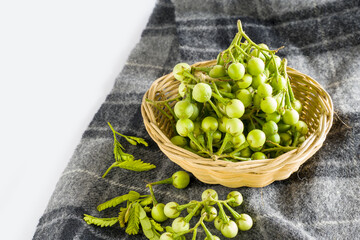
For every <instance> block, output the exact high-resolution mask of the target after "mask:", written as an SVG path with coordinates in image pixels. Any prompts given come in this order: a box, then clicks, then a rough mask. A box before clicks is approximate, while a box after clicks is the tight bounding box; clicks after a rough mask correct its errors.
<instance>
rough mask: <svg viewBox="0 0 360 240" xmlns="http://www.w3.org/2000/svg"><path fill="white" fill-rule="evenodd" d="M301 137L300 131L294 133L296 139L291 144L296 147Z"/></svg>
mask: <svg viewBox="0 0 360 240" xmlns="http://www.w3.org/2000/svg"><path fill="white" fill-rule="evenodd" d="M299 137H300V133H299V132H295V133H294V141H293V143H292V145H291V146H293V147H296V145H298V143H299Z"/></svg>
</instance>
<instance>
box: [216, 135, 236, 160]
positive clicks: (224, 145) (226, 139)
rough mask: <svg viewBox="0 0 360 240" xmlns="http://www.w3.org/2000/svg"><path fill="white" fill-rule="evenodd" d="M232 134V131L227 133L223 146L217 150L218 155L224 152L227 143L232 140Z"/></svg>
mask: <svg viewBox="0 0 360 240" xmlns="http://www.w3.org/2000/svg"><path fill="white" fill-rule="evenodd" d="M231 137H232V136H231V134H230V133H226V135H225V137H224V140H223V142H222V144H221V147H220V148H219V150H218V151H217V153H216V155H218V156H220V155H221V154H222V152H223V151H224V150H225V147H226V145H227V143H228V142H229V141H230V139H231Z"/></svg>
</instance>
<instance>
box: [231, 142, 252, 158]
mask: <svg viewBox="0 0 360 240" xmlns="http://www.w3.org/2000/svg"><path fill="white" fill-rule="evenodd" d="M248 146H249V143H248V142H246V141H245V142H244V143H243V144H241V145H240V147H238V148H236V149H235V150H234V151H232V152H231V153H230V154H229V155H233V154H235V153H237V152H240V151H241V150H243V149H245V148H247V147H248Z"/></svg>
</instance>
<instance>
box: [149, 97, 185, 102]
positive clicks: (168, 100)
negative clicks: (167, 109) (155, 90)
mask: <svg viewBox="0 0 360 240" xmlns="http://www.w3.org/2000/svg"><path fill="white" fill-rule="evenodd" d="M179 99H181V96H177V97H175V98H170V99H167V100H161V101H152V100H150V99H148V98H146V99H145V101H146V102H148V103H151V104H153V103H159V104H161V103H166V102H173V101H178V100H179Z"/></svg>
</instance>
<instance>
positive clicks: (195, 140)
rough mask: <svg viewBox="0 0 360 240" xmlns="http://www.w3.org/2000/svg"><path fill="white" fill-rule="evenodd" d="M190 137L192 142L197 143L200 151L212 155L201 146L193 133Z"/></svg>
mask: <svg viewBox="0 0 360 240" xmlns="http://www.w3.org/2000/svg"><path fill="white" fill-rule="evenodd" d="M188 137H189V138H190V140H191V141H193V142H194V143H195V145H196V146H197V147H198V149H199V150H201V151H203V152H204V153H207V154H208V155H210V153H209V152H208V151H207V150H206V149H205V148H204V147H203V146H201V144H200V142H199V141H198V140H197V139H196V137H195V136H194V134H193V133H189V135H188Z"/></svg>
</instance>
